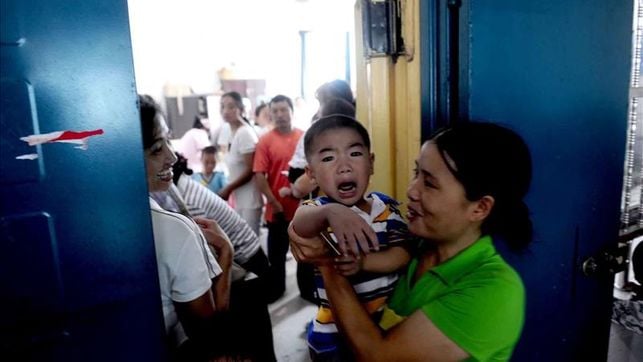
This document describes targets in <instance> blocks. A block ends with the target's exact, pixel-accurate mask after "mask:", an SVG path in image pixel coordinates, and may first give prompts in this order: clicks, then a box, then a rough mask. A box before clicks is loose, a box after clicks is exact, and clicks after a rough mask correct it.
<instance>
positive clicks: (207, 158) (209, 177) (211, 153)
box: [192, 146, 228, 194]
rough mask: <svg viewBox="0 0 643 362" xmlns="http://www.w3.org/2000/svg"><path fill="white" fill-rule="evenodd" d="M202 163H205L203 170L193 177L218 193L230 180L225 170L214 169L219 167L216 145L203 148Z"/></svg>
mask: <svg viewBox="0 0 643 362" xmlns="http://www.w3.org/2000/svg"><path fill="white" fill-rule="evenodd" d="M201 163H202V164H203V172H195V173H193V174H192V179H194V180H195V181H197V182H199V183H200V184H201V185H203V186H205V187H207V188H208V189H210V191H212V192H214V193H215V194H216V193H218V192H219V190H221V189H222V188H223V187H224V186H225V185H226V184H227V183H228V181H227V180H226V177H225V175H224V174H223V172H220V171H215V170H214V168H215V167H217V148H216V147H215V146H208V147H205V148H204V149H203V150H201Z"/></svg>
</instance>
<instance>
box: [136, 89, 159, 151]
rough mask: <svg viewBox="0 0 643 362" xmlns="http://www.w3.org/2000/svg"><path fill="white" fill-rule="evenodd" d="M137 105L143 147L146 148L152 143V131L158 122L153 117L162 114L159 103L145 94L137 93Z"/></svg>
mask: <svg viewBox="0 0 643 362" xmlns="http://www.w3.org/2000/svg"><path fill="white" fill-rule="evenodd" d="M138 107H139V114H140V118H141V133H142V134H143V148H145V149H148V148H150V147H152V145H153V144H154V132H155V130H156V127H157V126H158V124H157V123H156V121H155V119H156V117H158V116H163V112H162V111H161V108H160V107H159V105H158V104H157V103H156V102H155V101H154V99H153V98H152V97H150V96H149V95H147V94H139V96H138Z"/></svg>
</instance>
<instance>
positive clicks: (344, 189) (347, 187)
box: [337, 181, 357, 196]
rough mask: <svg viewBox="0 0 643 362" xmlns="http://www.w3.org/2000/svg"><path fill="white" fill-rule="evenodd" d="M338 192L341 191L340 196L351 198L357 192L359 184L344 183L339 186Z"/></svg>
mask: <svg viewBox="0 0 643 362" xmlns="http://www.w3.org/2000/svg"><path fill="white" fill-rule="evenodd" d="M337 190H339V194H340V196H351V195H350V194H352V193H353V192H355V191H356V190H357V183H355V182H352V181H350V182H342V183H341V184H339V186H337Z"/></svg>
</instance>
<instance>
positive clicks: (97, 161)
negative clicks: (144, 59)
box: [0, 0, 164, 361]
mask: <svg viewBox="0 0 643 362" xmlns="http://www.w3.org/2000/svg"><path fill="white" fill-rule="evenodd" d="M0 4H1V9H0V16H1V18H0V24H1V26H2V28H1V32H0V38H1V45H0V66H1V71H0V102H1V103H0V135H1V137H0V147H1V150H0V151H1V152H0V153H1V154H0V161H1V162H0V185H1V187H0V195H1V201H0V293H2V295H1V296H0V303H1V304H2V308H1V309H2V312H3V317H2V318H0V330H1V331H0V333H1V335H0V350H1V352H2V353H1V354H0V355H2V356H3V357H5V356H7V353H10V354H13V355H15V356H17V358H16V359H15V360H36V361H39V360H47V361H52V360H54V361H88V360H91V361H132V360H137V361H143V360H145V361H158V360H163V358H164V351H163V347H162V346H163V319H162V312H161V307H160V292H159V287H158V278H157V272H156V261H155V254H154V244H153V239H152V232H151V222H150V213H149V206H148V201H147V196H146V194H147V190H146V184H145V175H144V173H145V171H144V161H143V154H142V142H141V133H140V127H139V121H138V113H137V107H136V89H135V86H134V74H133V65H132V53H131V43H130V37H129V25H128V15H127V3H126V1H114V0H103V1H101V0H82V1H80V0H79V1H73V0H61V1H49V0H33V1H22V0H1V2H0ZM101 130H102V131H101ZM64 131H71V132H64ZM86 131H93V132H90V133H79V132H86ZM74 132H77V133H74ZM50 133H52V134H50ZM42 134H50V135H48V139H49V140H51V141H53V140H55V139H56V137H57V139H58V140H59V141H61V140H66V141H72V140H73V139H75V138H80V139H81V140H76V141H75V142H76V143H68V142H49V143H43V144H37V143H38V141H40V142H42V141H43V140H42V139H41V140H38V139H37V137H29V136H31V135H42ZM90 135H93V136H91V137H87V138H84V137H85V136H90ZM21 138H24V139H21ZM83 138H84V142H83V140H82V139H83ZM28 141H32V144H33V145H30V144H29V143H28ZM0 358H2V357H0Z"/></svg>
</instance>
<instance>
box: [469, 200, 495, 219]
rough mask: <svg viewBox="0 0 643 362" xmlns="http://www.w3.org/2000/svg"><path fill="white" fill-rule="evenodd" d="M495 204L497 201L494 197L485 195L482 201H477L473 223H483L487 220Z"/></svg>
mask: <svg viewBox="0 0 643 362" xmlns="http://www.w3.org/2000/svg"><path fill="white" fill-rule="evenodd" d="M495 203H496V200H495V199H494V198H493V196H489V195H485V196H483V197H482V198H481V199H480V200H478V201H476V203H475V207H474V209H473V214H472V216H471V217H472V219H471V221H483V220H484V219H486V218H487V217H488V216H489V214H491V210H492V209H493V205H494V204H495Z"/></svg>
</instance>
